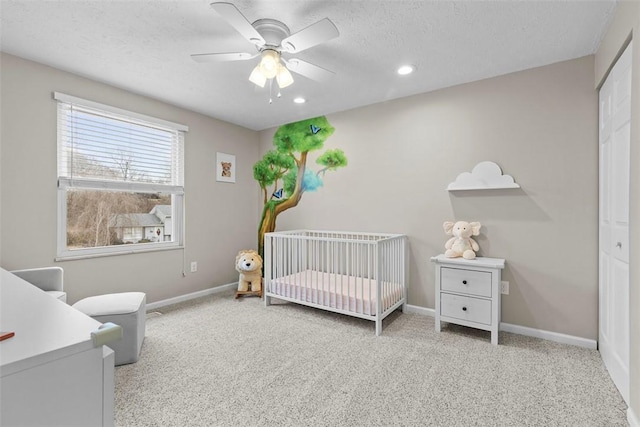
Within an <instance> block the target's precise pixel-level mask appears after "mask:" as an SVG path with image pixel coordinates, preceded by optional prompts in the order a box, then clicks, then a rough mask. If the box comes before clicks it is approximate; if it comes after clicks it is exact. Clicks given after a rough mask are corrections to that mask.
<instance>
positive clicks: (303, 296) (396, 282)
mask: <svg viewBox="0 0 640 427" xmlns="http://www.w3.org/2000/svg"><path fill="white" fill-rule="evenodd" d="M408 260H409V256H408V244H407V236H405V235H401V234H372V233H351V232H335V231H310V230H295V231H284V232H274V233H266V234H265V240H264V275H265V277H264V278H265V281H264V282H265V283H264V285H265V286H264V288H265V289H264V295H265V304H266V305H267V306H268V305H270V303H271V298H277V299H280V300H284V301H290V302H295V303H298V304H303V305H307V306H311V307H315V308H320V309H323V310H328V311H333V312H336V313H341V314H347V315H349V316H355V317H359V318H362V319H367V320H372V321H375V322H376V335H380V334H381V333H382V319H384V318H385V317H387V316H388V315H389V314H390V313H392V312H393V311H394V310H396V309H397V308H398V307H402V310H403V311H404V308H405V305H406V303H407V283H408V275H409V274H408Z"/></svg>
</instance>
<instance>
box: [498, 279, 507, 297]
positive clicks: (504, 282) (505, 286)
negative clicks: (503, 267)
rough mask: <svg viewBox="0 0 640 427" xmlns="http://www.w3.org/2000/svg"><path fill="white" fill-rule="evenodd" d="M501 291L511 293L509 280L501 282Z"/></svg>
mask: <svg viewBox="0 0 640 427" xmlns="http://www.w3.org/2000/svg"><path fill="white" fill-rule="evenodd" d="M500 292H501V293H503V294H505V295H509V282H507V281H502V282H500Z"/></svg>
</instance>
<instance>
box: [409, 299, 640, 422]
mask: <svg viewBox="0 0 640 427" xmlns="http://www.w3.org/2000/svg"><path fill="white" fill-rule="evenodd" d="M407 313H415V314H421V315H423V316H431V317H435V315H436V311H435V310H434V309H432V308H425V307H420V306H417V305H410V304H407ZM500 330H501V331H505V332H511V333H512V334H518V335H525V336H527V337H534V338H541V339H543V340H547V341H555V342H559V343H561V344H569V345H575V346H577V347H585V348H589V349H592V350H595V349H597V348H598V342H597V341H595V340H590V339H586V338H581V337H575V336H573V335H565V334H560V333H558V332H550V331H544V330H542V329H534V328H528V327H526V326H519V325H513V324H511V323H504V322H501V323H500ZM637 427H640V425H639V426H637Z"/></svg>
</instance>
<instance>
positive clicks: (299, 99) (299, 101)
mask: <svg viewBox="0 0 640 427" xmlns="http://www.w3.org/2000/svg"><path fill="white" fill-rule="evenodd" d="M293 102H295V103H296V104H304V103H305V102H307V100H306V99H304V98H302V97H301V96H299V97H297V98H294V99H293Z"/></svg>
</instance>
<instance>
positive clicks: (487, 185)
mask: <svg viewBox="0 0 640 427" xmlns="http://www.w3.org/2000/svg"><path fill="white" fill-rule="evenodd" d="M498 188H520V186H519V185H518V184H516V183H515V181H514V179H513V177H512V176H511V175H503V174H502V169H500V166H498V165H497V164H495V163H493V162H480V163H478V164H477V165H476V166H475V167H474V168H473V170H472V171H471V172H463V173H461V174H460V175H458V177H457V178H456V180H455V181H453V182H452V183H451V184H449V186H448V187H447V190H449V191H454V190H487V189H498Z"/></svg>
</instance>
